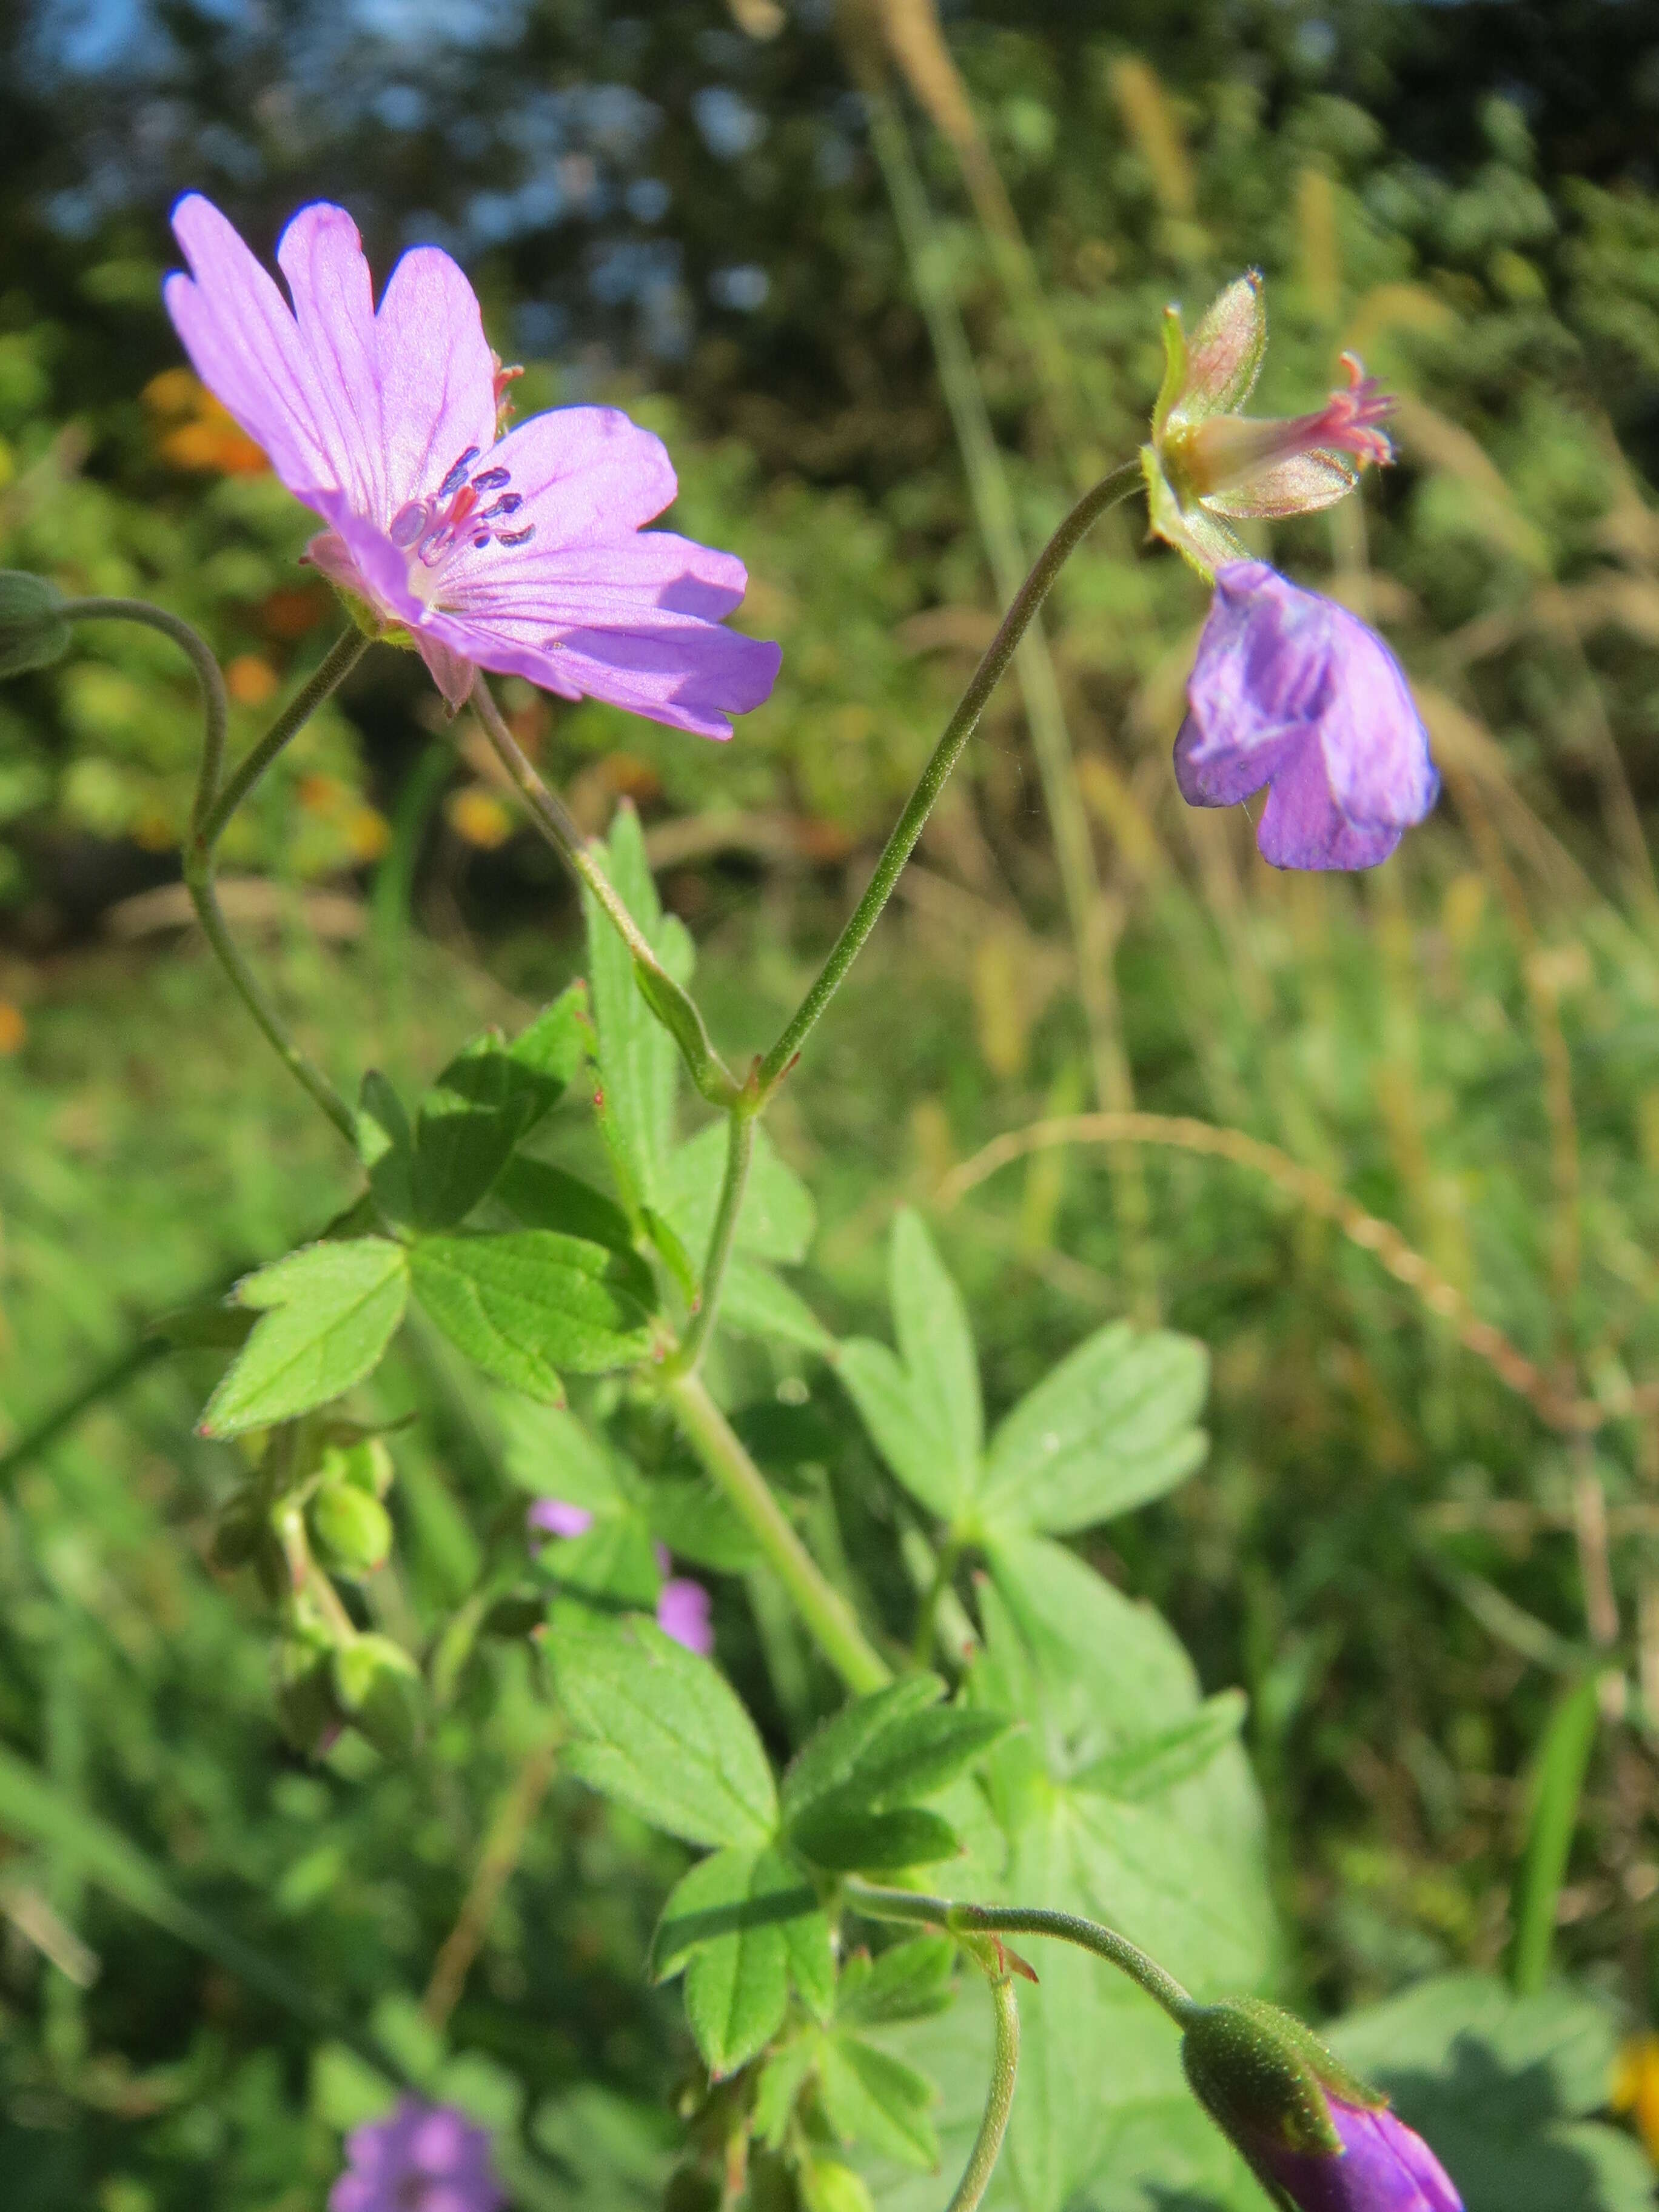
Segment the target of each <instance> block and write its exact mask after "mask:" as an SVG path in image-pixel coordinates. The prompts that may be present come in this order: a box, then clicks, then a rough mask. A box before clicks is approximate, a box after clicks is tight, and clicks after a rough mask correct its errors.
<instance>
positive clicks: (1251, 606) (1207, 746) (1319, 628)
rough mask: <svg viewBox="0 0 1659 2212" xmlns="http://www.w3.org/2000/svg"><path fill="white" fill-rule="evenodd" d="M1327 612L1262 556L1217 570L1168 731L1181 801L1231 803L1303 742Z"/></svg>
mask: <svg viewBox="0 0 1659 2212" xmlns="http://www.w3.org/2000/svg"><path fill="white" fill-rule="evenodd" d="M1337 611H1338V610H1337V609H1336V608H1335V607H1334V606H1333V605H1331V602H1330V601H1328V600H1326V599H1316V597H1315V596H1314V594H1313V593H1312V592H1299V591H1297V588H1296V586H1294V585H1293V584H1289V583H1286V582H1285V579H1284V578H1283V577H1282V576H1280V575H1279V574H1277V573H1276V572H1275V571H1274V570H1273V569H1272V568H1268V567H1267V563H1266V562H1262V561H1238V562H1230V563H1229V564H1228V565H1227V566H1226V567H1225V568H1220V569H1218V571H1217V573H1216V582H1215V600H1214V603H1213V605H1212V607H1211V609H1210V615H1209V619H1208V621H1207V622H1206V623H1205V625H1204V631H1203V635H1202V636H1201V637H1200V639H1199V642H1198V654H1197V657H1196V659H1194V663H1193V672H1192V674H1191V676H1190V677H1189V678H1188V682H1187V702H1188V709H1189V711H1188V715H1187V719H1186V720H1185V721H1184V722H1183V723H1182V728H1181V734H1180V736H1179V737H1178V738H1176V752H1175V765H1176V781H1177V782H1178V783H1179V784H1180V787H1181V792H1182V797H1183V798H1184V799H1187V800H1188V804H1189V805H1194V806H1232V805H1237V803H1238V801H1239V800H1241V799H1247V798H1248V797H1249V795H1250V793H1252V792H1255V791H1259V790H1260V789H1261V787H1262V785H1263V784H1264V783H1266V782H1267V780H1268V778H1269V777H1270V776H1273V775H1278V774H1279V772H1280V771H1281V769H1283V768H1284V767H1285V764H1286V763H1288V762H1289V760H1290V758H1291V755H1292V753H1293V752H1294V751H1296V750H1299V749H1300V748H1302V747H1304V746H1306V745H1309V744H1311V743H1312V739H1313V731H1314V722H1315V719H1316V716H1317V714H1318V713H1319V711H1320V708H1321V707H1322V702H1323V699H1324V694H1325V687H1326V680H1327V671H1328V662H1329V658H1330V642H1329V640H1330V632H1329V625H1328V620H1327V616H1328V614H1331V615H1334V614H1335V613H1336V612H1337Z"/></svg>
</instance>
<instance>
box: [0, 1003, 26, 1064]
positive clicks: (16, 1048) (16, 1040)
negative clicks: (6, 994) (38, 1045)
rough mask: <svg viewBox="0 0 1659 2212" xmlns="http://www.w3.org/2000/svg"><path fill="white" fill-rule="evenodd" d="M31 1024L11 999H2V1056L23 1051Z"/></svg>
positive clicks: (0, 1032)
mask: <svg viewBox="0 0 1659 2212" xmlns="http://www.w3.org/2000/svg"><path fill="white" fill-rule="evenodd" d="M28 1033H29V1025H28V1024H27V1022H26V1021H25V1020H24V1019H23V1010H22V1008H21V1006H14V1005H13V1004H12V1002H11V1000H9V999H0V1058H3V1057H5V1056H7V1055H9V1054H12V1053H14V1052H21V1050H22V1048H23V1040H24V1038H25V1037H27V1035H28Z"/></svg>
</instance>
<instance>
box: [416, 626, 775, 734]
mask: <svg viewBox="0 0 1659 2212" xmlns="http://www.w3.org/2000/svg"><path fill="white" fill-rule="evenodd" d="M427 628H428V630H429V631H430V632H431V633H432V634H434V635H436V636H438V637H440V638H441V639H442V640H443V641H444V642H445V643H446V644H447V645H449V646H450V647H453V650H454V651H455V652H457V653H465V655H466V656H467V657H468V658H469V659H472V660H475V661H477V663H478V665H480V666H481V667H483V668H493V669H498V670H499V671H501V673H502V674H503V675H511V676H523V677H526V678H528V679H529V681H530V682H531V683H532V684H540V685H541V686H542V687H543V689H544V690H549V691H556V692H557V693H559V694H560V695H561V696H563V697H564V698H567V699H577V698H584V697H586V698H590V699H605V700H609V701H610V702H611V705H612V706H615V707H625V708H628V710H629V712H630V713H631V714H644V715H647V716H648V717H649V719H650V720H652V721H653V722H666V723H668V724H669V725H670V726H671V727H672V728H674V729H679V730H690V731H691V732H693V733H694V734H695V735H696V736H698V737H704V738H729V737H730V736H731V734H732V715H733V714H747V713H748V712H749V711H750V708H755V707H758V706H759V705H760V704H761V703H762V702H763V700H765V699H766V698H767V697H768V696H769V695H770V692H771V690H772V686H773V684H775V682H776V680H777V673H778V666H779V663H780V661H781V659H782V654H781V650H780V648H779V647H777V646H775V645H766V644H763V643H762V642H761V641H759V640H758V639H757V638H752V637H744V635H743V634H742V633H741V631H738V630H733V629H726V626H725V625H724V624H723V623H704V622H697V621H696V620H689V619H688V618H687V617H684V616H671V615H669V616H665V612H664V611H662V610H655V611H648V612H647V615H646V616H645V617H642V618H641V619H640V620H639V621H638V622H637V623H635V626H632V627H629V628H617V629H611V628H606V629H586V628H577V627H572V628H569V629H556V630H550V629H549V627H548V624H547V623H546V621H545V619H544V617H542V616H541V615H540V614H539V613H537V614H533V615H532V614H528V613H525V614H495V615H490V616H489V617H483V618H479V617H465V616H454V615H448V614H443V613H435V614H433V615H431V616H429V617H428V622H427Z"/></svg>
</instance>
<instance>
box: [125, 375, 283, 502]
mask: <svg viewBox="0 0 1659 2212" xmlns="http://www.w3.org/2000/svg"><path fill="white" fill-rule="evenodd" d="M144 404H145V405H146V406H147V407H148V408H149V410H150V413H151V415H152V416H154V417H155V430H156V436H155V450H156V452H157V453H160V455H161V459H163V460H164V461H166V462H167V463H168V465H170V466H171V467H173V468H175V469H200V470H205V471H208V472H209V473H210V474H212V475H215V476H223V477H258V476H264V475H265V474H266V473H267V472H268V471H269V470H270V462H269V461H268V460H267V459H265V456H264V451H263V449H262V448H261V447H258V446H256V445H255V444H254V442H253V441H252V438H250V437H249V436H248V435H247V434H246V431H245V430H243V429H242V428H241V427H240V424H238V423H237V422H234V420H233V419H232V417H231V416H229V415H228V413H227V412H226V410H224V408H222V406H221V405H220V404H219V402H218V401H217V400H216V398H214V397H213V394H212V393H211V392H209V391H208V390H207V388H206V387H205V386H204V385H202V384H199V383H198V382H197V380H196V378H195V377H193V376H192V375H191V373H190V371H189V370H188V369H187V368H164V369H163V370H162V371H161V374H160V375H159V376H153V377H152V378H151V379H150V380H149V383H148V384H147V385H146V386H144Z"/></svg>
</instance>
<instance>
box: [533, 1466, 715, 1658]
mask: <svg viewBox="0 0 1659 2212" xmlns="http://www.w3.org/2000/svg"><path fill="white" fill-rule="evenodd" d="M525 1518H526V1523H527V1525H528V1527H529V1528H530V1531H531V1533H532V1535H548V1536H585V1535H586V1534H587V1532H588V1530H589V1529H590V1528H592V1526H593V1516H592V1514H591V1513H590V1512H589V1511H588V1510H587V1508H586V1506H585V1505H572V1504H570V1503H569V1501H568V1499H566V1498H538V1499H537V1500H536V1502H535V1504H533V1505H532V1507H531V1509H530V1510H529V1512H528V1513H527V1514H526V1516H525ZM652 1548H653V1552H654V1553H655V1555H656V1561H657V1571H658V1572H659V1574H660V1575H662V1577H664V1580H663V1586H662V1589H661V1590H660V1591H659V1593H658V1597H657V1626H658V1627H659V1628H660V1629H661V1631H662V1632H663V1634H664V1635H665V1636H671V1637H672V1638H673V1639H674V1641H675V1643H676V1644H684V1646H685V1648H686V1650H688V1651H695V1652H696V1653H698V1654H699V1655H700V1656H702V1658H704V1659H706V1658H708V1655H709V1653H710V1652H711V1651H713V1650H714V1623H713V1621H712V1620H711V1619H710V1601H709V1596H708V1591H707V1590H706V1589H704V1588H703V1586H702V1583H694V1582H693V1581H691V1579H690V1577H689V1576H684V1575H678V1576H677V1575H673V1574H671V1572H670V1570H671V1567H672V1565H673V1560H672V1559H671V1557H670V1555H669V1551H668V1547H667V1546H666V1545H665V1544H657V1545H653V1547H652Z"/></svg>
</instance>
